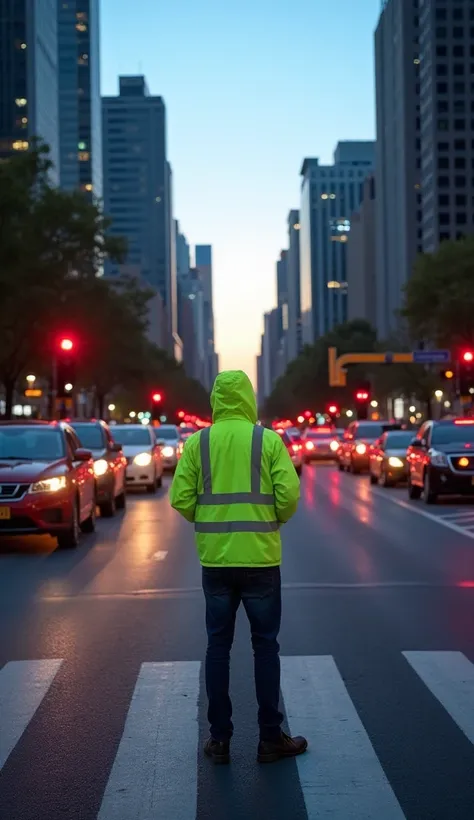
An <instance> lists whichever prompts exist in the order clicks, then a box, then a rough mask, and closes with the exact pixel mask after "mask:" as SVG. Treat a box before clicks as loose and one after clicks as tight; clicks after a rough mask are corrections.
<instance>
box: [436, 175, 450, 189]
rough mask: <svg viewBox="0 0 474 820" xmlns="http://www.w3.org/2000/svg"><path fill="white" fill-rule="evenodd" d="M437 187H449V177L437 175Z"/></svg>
mask: <svg viewBox="0 0 474 820" xmlns="http://www.w3.org/2000/svg"><path fill="white" fill-rule="evenodd" d="M438 188H449V177H438Z"/></svg>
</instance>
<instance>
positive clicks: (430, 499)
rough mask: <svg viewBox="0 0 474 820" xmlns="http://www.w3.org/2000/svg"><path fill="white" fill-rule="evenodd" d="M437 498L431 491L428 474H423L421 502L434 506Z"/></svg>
mask: <svg viewBox="0 0 474 820" xmlns="http://www.w3.org/2000/svg"><path fill="white" fill-rule="evenodd" d="M437 500H438V496H437V495H436V493H433V492H432V491H431V482H430V477H429V475H428V473H425V478H424V480H423V501H424V502H425V504H436V502H437Z"/></svg>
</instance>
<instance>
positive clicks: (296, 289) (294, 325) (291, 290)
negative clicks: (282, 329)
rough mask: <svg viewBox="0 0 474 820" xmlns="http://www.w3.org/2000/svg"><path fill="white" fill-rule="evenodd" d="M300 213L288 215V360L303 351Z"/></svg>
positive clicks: (295, 212) (293, 211) (294, 212)
mask: <svg viewBox="0 0 474 820" xmlns="http://www.w3.org/2000/svg"><path fill="white" fill-rule="evenodd" d="M299 223H300V212H299V211H297V210H292V211H290V212H289V214H288V251H287V256H286V278H287V297H288V330H287V359H288V362H291V361H293V359H296V357H297V356H298V354H299V353H300V351H301V339H302V337H301V293H300V224H299Z"/></svg>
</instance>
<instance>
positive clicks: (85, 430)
mask: <svg viewBox="0 0 474 820" xmlns="http://www.w3.org/2000/svg"><path fill="white" fill-rule="evenodd" d="M71 427H74V430H75V431H76V433H77V435H78V436H79V439H80V442H81V444H82V446H83V447H85V448H86V450H103V449H104V447H105V441H104V434H103V432H102V427H100V426H98V425H97V426H96V425H95V424H71Z"/></svg>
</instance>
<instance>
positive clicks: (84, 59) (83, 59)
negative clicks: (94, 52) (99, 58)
mask: <svg viewBox="0 0 474 820" xmlns="http://www.w3.org/2000/svg"><path fill="white" fill-rule="evenodd" d="M77 63H78V65H89V55H88V54H81V55H80V56H79V57H78V60H77Z"/></svg>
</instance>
